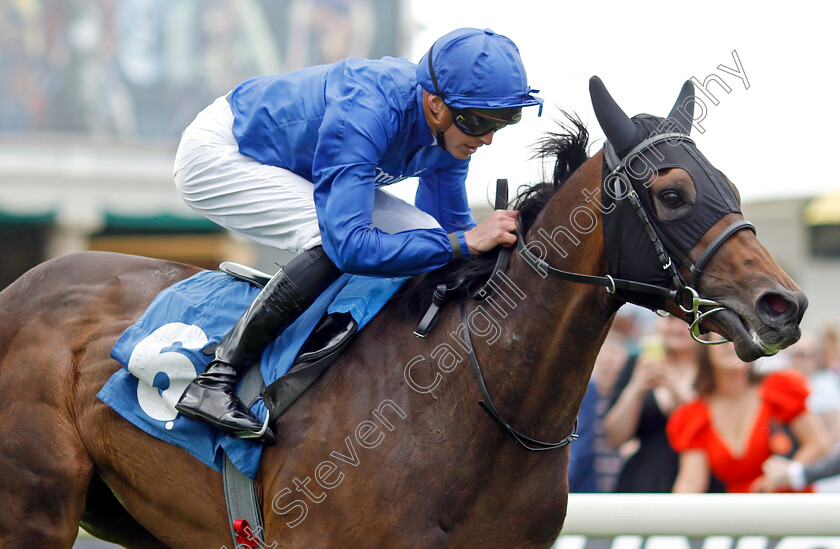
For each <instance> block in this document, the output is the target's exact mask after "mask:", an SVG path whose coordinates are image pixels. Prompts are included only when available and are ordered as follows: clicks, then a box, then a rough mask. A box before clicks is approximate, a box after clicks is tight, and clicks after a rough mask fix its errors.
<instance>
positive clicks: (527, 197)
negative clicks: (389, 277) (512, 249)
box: [395, 110, 589, 318]
mask: <svg viewBox="0 0 840 549" xmlns="http://www.w3.org/2000/svg"><path fill="white" fill-rule="evenodd" d="M560 112H561V114H562V115H563V117H564V118H565V119H566V120H565V121H563V120H558V119H554V121H555V122H557V124H558V125H559V126H560V129H559V131H557V132H549V133H547V134H546V135H545V136H544V137H542V138H540V139H539V140H538V141H537V142H536V143H534V145H533V148H534V155H533V156H532V158H539V159H541V160H543V161H550V160H552V159H553V160H554V169H553V170H552V173H551V178H550V180H549V181H550V182H545V181H544V182H542V183H537V184H536V185H533V186H530V187H528V186H525V188H524V189H523V188H522V187H520V189H521V190H520V191H519V193H518V194H517V195H516V197H515V198H514V199H513V200H511V201H510V205H511V206H512V209H514V210H519V220H520V227H521V233H522V234H526V233H527V232H528V229H530V228H531V226H532V225H533V224H534V221H535V220H536V218H537V215H538V214H539V213H540V212H541V211H542V209H543V208H545V206H546V204H548V201H549V200H551V197H553V196H554V194H555V193H556V192H557V191H558V190H560V188H561V187H562V186H563V183H565V182H566V180H568V179H569V177H570V176H571V175H572V174H573V173H574V172H575V170H577V169H578V168H579V167H581V166H582V165H583V163H584V162H586V160H587V159H588V158H589V131H588V130H587V129H586V126H585V125H584V124H583V122H581V120H580V118H579V117H578V116H577V115H576V114H574V113H568V112H566V111H563V110H561V111H560ZM543 178H544V179H547V177H546V174H544V175H543ZM498 255H499V248H497V249H496V250H494V251H492V252H487V253H483V254H481V255H477V256H471V257H467V258H463V259H459V260H456V261H452V262H450V263H447V264H446V265H444V266H443V267H441V268H439V269H436V270H434V271H431V272H428V273H423V274H420V275H417V276H414V277H412V278H411V279H410V280H409V281H408V282H406V283H405V284H404V285H403V287H402V288H401V289H400V291H399V292H398V293H397V295H396V296H395V299H397V300H399V301H400V305H401V310H402V311H404V313H405V316H406V317H407V318H412V317H415V316H419V315H421V314H422V313H423V312H424V311H425V309H426V308H428V306H429V303H430V302H431V297H432V293H433V292H434V289H435V287H436V286H438V285H439V284H452V283H454V282H455V281H458V280H463V281H464V284H466V286H467V287H468V288H469V287H472V286H475V285H477V283H478V282H480V281H483V280H485V279H486V278H487V277H489V276H490V273H491V272H492V271H493V267H494V265H495V264H496V258H497V256H498Z"/></svg>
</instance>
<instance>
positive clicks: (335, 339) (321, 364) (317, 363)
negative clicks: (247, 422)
mask: <svg viewBox="0 0 840 549" xmlns="http://www.w3.org/2000/svg"><path fill="white" fill-rule="evenodd" d="M219 268H220V269H221V270H222V271H224V272H226V273H227V274H229V275H230V276H232V277H234V278H236V279H238V280H242V281H245V282H248V283H249V284H252V285H253V286H257V287H258V288H263V287H265V285H266V284H268V281H269V280H271V275H268V274H266V273H263V272H261V271H258V270H257V269H253V268H251V267H248V266H246V265H241V264H238V263H233V262H230V261H225V262H223V263H222V264H221V265H219ZM357 331H358V324H357V322H356V321H355V320H354V319H353V317H352V316H351V315H350V313H332V314H330V313H328V314H325V315H324V316H323V318H322V319H321V321H320V322H319V323H318V325H317V326H316V328H315V329H314V330H313V332H312V334H311V335H310V336H309V338H308V339H307V340H306V343H304V345H303V347H302V348H301V350H300V353H299V354H298V356H297V358H296V359H295V361H294V363H293V364H292V367H291V369H290V370H289V371H288V372H287V373H286V374H285V375H283V376H281V377H280V378H278V379H277V380H275V381H274V382H272V383H271V384H270V385H269V386H268V387H260V391H259V392H260V393H262V399H263V402H264V403H265V405H266V407H268V410H269V412H270V413H271V416H272V417H274V418H276V417H279V416H280V415H281V414H282V413H283V412H285V411H286V409H288V407H289V406H291V405H292V403H294V401H295V400H297V398H298V397H299V396H300V395H301V394H303V392H304V391H306V389H307V388H309V386H310V385H312V383H314V382H315V380H316V379H318V378H319V377H320V376H321V374H323V373H324V372H325V371H326V370H327V368H329V366H330V365H331V364H332V363H333V362H335V360H336V358H338V356H339V353H340V352H341V351H342V349H344V348H345V347H346V346H347V344H348V343H350V341H351V340H352V339H353V336H355V335H356V332H357ZM204 352H205V353H208V354H212V352H213V348H212V347H208V348H207V349H205V351H204ZM252 368H258V366H257V365H256V364H255V365H253V366H251V367H250V368H249V369H252ZM255 378H256V379H258V380H259V382H260V384H262V378H261V376H255Z"/></svg>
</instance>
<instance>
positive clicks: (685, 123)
mask: <svg viewBox="0 0 840 549" xmlns="http://www.w3.org/2000/svg"><path fill="white" fill-rule="evenodd" d="M686 103H688V104H687V105H686ZM668 118H670V119H671V120H673V121H674V123H676V124H677V126H679V127H680V129H682V130H683V131H684V132H685V133H686V134H688V133H691V123H692V122H693V121H694V84H692V83H691V80H686V81H685V84H683V87H682V90H680V96H679V97H678V98H677V102H676V103H674V107H673V108H672V109H671V114H669V115H668Z"/></svg>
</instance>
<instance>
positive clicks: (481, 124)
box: [447, 105, 522, 137]
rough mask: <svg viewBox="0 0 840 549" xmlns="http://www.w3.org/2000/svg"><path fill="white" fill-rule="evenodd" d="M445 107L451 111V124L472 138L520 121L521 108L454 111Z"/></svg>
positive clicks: (454, 109)
mask: <svg viewBox="0 0 840 549" xmlns="http://www.w3.org/2000/svg"><path fill="white" fill-rule="evenodd" d="M447 107H448V108H449V110H450V111H452V123H453V124H455V126H456V127H457V128H458V129H459V130H461V131H462V132H464V133H465V134H467V135H470V136H473V137H481V136H482V135H487V134H488V133H490V132H495V131H499V130H501V129H502V128H504V127H505V126H509V125H511V124H516V123H517V122H519V121H520V120H521V119H522V107H510V108H507V109H456V108H453V107H450V106H449V105H447Z"/></svg>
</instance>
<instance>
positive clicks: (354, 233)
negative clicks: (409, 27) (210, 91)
mask: <svg viewBox="0 0 840 549" xmlns="http://www.w3.org/2000/svg"><path fill="white" fill-rule="evenodd" d="M531 92H532V90H531V88H530V87H529V86H528V83H527V78H526V75H525V67H524V66H523V64H522V60H521V58H520V56H519V50H518V49H517V47H516V45H515V44H514V43H513V42H512V41H511V40H510V39H508V38H506V37H504V36H502V35H500V34H496V33H494V32H493V31H492V30H489V29H485V30H478V29H470V28H465V29H458V30H455V31H452V32H450V33H449V34H447V35H445V36H443V37H441V38H440V39H438V40H437V41H436V42H435V43H434V44H433V45H432V47H431V48H430V49H429V51H428V52H427V53H426V54H425V55H424V56H423V58H422V59H421V61H420V63H419V64H418V65H414V64H413V63H411V62H410V61H408V60H406V59H395V58H391V57H385V58H383V59H380V60H366V59H346V60H344V61H340V62H337V63H334V64H330V65H321V66H317V67H311V68H307V69H303V70H299V71H295V72H290V73H285V74H280V75H274V76H261V77H256V78H252V79H249V80H246V81H245V82H243V83H242V84H240V85H239V86H237V87H236V88H235V89H234V90H233V91H232V92H230V93H228V94H227V95H226V96H224V97H220V98H219V99H217V100H216V101H215V102H214V103H213V104H211V105H210V106H209V107H207V108H206V109H204V110H203V111H202V112H201V113H199V115H198V116H197V117H196V119H195V120H194V121H193V122H192V123H191V124H190V125H189V127H187V129H186V130H185V131H184V133H183V135H182V138H181V142H180V145H179V147H178V152H177V154H176V159H175V185H176V187H177V189H178V192H179V193H180V194H181V196H182V197H183V199H184V200H185V201H186V203H187V204H188V205H189V206H190V207H191V208H192V209H193V210H195V211H196V212H198V213H200V214H201V215H203V216H205V217H207V218H208V219H210V220H212V221H214V222H216V223H218V224H219V225H221V226H223V227H225V228H227V229H229V230H231V231H233V232H235V233H238V234H241V235H243V236H245V237H247V238H250V239H252V240H255V241H256V242H259V243H262V244H265V245H268V246H272V247H275V248H280V249H284V250H289V251H293V252H298V253H300V255H298V256H297V257H295V258H294V259H293V260H292V261H290V262H289V263H288V264H287V265H285V266H284V267H283V268H282V269H280V270H279V271H278V272H277V274H275V275H274V276H273V277H272V279H271V281H270V282H269V283H268V284H267V285H266V286H265V288H264V289H263V290H262V292H261V293H260V294H259V295H258V296H257V298H256V300H255V301H254V302H253V304H252V305H251V306H250V308H249V309H248V310H247V311H246V312H245V314H244V315H243V316H242V318H240V319H239V320H238V321H237V322H236V324H235V326H234V327H233V329H232V330H231V331H230V333H228V334H227V335H226V336H225V338H224V339H223V340H222V341H221V343H220V344H219V345H218V346H217V348H216V351H215V358H214V359H213V361H212V362H211V363H210V365H209V366H208V368H207V370H206V371H205V372H204V373H203V374H201V375H199V376H198V377H196V378H195V379H194V380H193V381H192V383H191V384H190V385H189V386H188V387H187V389H186V390H185V391H184V393H183V395H182V396H181V399H180V401H179V402H178V405H177V406H176V409H177V410H178V411H179V412H181V413H182V414H184V415H185V416H187V417H191V418H195V419H200V420H203V421H206V422H209V423H211V424H213V425H215V426H216V427H218V428H220V429H222V430H223V431H225V432H228V433H232V434H233V435H234V436H237V437H243V438H258V437H259V432H260V430H261V429H262V427H263V426H262V423H261V422H260V421H258V420H257V419H256V418H255V417H253V416H252V415H251V413H250V411H249V410H248V409H247V408H246V407H245V405H244V404H243V403H242V402H241V401H240V400H239V399H238V398H237V396H236V384H237V381H238V376H239V375H240V374H241V373H242V372H243V371H244V368H245V367H247V366H248V365H250V364H251V363H252V362H253V361H255V360H257V359H258V358H259V356H260V354H261V353H262V351H263V350H264V348H265V347H266V346H267V345H268V343H270V342H271V341H272V340H273V339H274V338H275V337H277V336H278V335H279V333H280V332H281V331H282V330H283V329H284V328H286V327H287V326H288V325H289V324H291V323H292V322H293V321H294V320H295V319H296V318H297V317H298V315H299V314H300V313H301V312H302V311H303V310H304V309H305V308H306V307H308V306H309V305H310V304H311V303H312V302H313V301H314V300H315V298H317V297H318V295H319V294H320V293H321V292H322V291H323V290H325V289H326V288H327V287H328V286H329V285H330V284H332V282H334V281H335V280H336V278H338V277H339V276H340V275H341V273H351V274H362V275H369V276H401V275H413V274H416V273H422V272H426V271H431V270H433V269H436V268H438V267H441V266H442V265H445V264H447V263H449V262H450V261H452V260H454V259H458V258H461V257H465V256H470V255H473V254H477V253H481V252H485V251H488V250H491V249H493V248H495V247H496V246H497V245H499V244H501V245H503V246H510V245H512V244H514V243H515V242H516V237H515V236H514V235H513V234H511V231H513V230H514V229H515V228H516V224H515V215H516V212H512V211H504V210H498V211H496V212H494V213H493V215H491V216H490V217H489V218H488V219H487V220H485V221H484V222H482V223H481V224H479V225H476V222H475V220H474V219H473V217H472V215H471V213H470V208H469V206H468V204H467V193H466V188H465V180H466V176H467V169H468V167H469V161H470V156H471V155H472V154H473V153H474V152H475V151H476V150H477V149H478V148H479V147H481V146H483V145H490V144H491V143H492V141H493V134H494V133H495V132H496V131H498V130H500V129H502V128H504V127H505V126H507V125H510V124H515V123H517V122H518V121H519V120H520V118H521V111H522V107H526V106H531V105H540V111H541V110H542V100H541V99H539V98H537V97H535V96H533V95H531ZM415 176H416V177H418V178H419V186H418V189H417V194H416V197H415V205H414V206H412V205H409V204H407V203H406V202H403V201H401V200H399V199H397V198H395V197H393V196H392V195H390V194H388V193H386V192H385V191H384V190H382V189H381V188H380V187H383V186H386V185H389V184H391V183H395V182H397V181H401V180H403V179H405V178H408V177H415ZM301 252H302V253H301ZM264 438H265V439H266V440H273V433H271V432H270V430H269V431H268V432H267V433H266V434H265V436H264Z"/></svg>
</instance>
